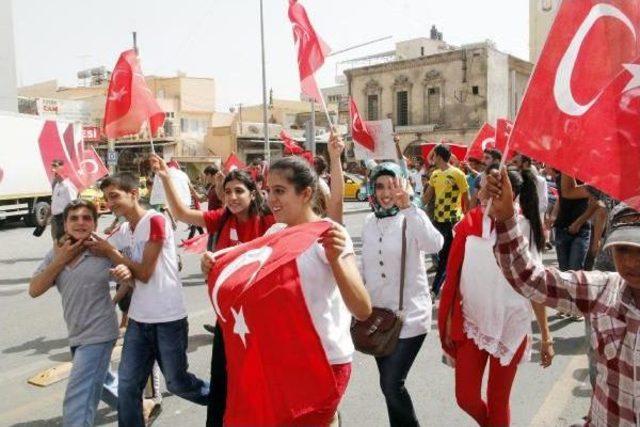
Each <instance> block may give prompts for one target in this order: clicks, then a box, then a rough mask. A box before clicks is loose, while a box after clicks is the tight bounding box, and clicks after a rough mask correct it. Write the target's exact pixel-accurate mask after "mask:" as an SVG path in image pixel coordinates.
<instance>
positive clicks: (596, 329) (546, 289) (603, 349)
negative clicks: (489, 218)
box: [494, 217, 640, 426]
mask: <svg viewBox="0 0 640 427" xmlns="http://www.w3.org/2000/svg"><path fill="white" fill-rule="evenodd" d="M496 230H497V243H496V246H495V249H494V250H495V255H496V258H497V260H498V264H499V265H500V267H501V269H502V272H503V273H504V275H505V277H506V278H507V280H509V283H511V286H513V288H514V289H515V290H516V291H518V292H519V293H521V294H522V295H524V296H525V297H527V298H529V299H531V300H532V301H536V302H538V303H541V304H544V305H546V306H548V307H553V308H557V309H558V310H560V311H562V312H567V313H571V314H575V315H579V314H584V315H587V316H589V318H590V320H591V341H592V343H593V347H594V348H595V352H596V366H597V371H598V375H597V379H596V386H595V391H594V395H593V398H592V399H591V408H590V410H589V421H588V422H587V425H589V426H614V425H615V426H638V425H639V424H640V339H639V336H640V334H639V331H640V310H639V309H638V308H636V305H635V303H634V302H633V301H634V300H633V296H632V294H631V291H630V289H629V288H628V287H627V285H626V284H625V282H624V280H623V279H622V278H621V277H620V275H619V274H617V273H605V272H600V271H592V272H584V271H579V272H574V271H567V272H560V271H559V270H558V269H556V268H551V267H549V268H545V267H544V266H543V265H542V264H541V263H537V262H536V261H534V260H533V259H532V258H531V255H530V254H529V250H528V246H529V245H528V243H527V241H526V240H525V238H524V237H523V236H522V234H521V232H520V230H519V228H518V225H517V222H516V220H515V217H514V218H512V219H509V220H507V221H504V222H497V224H496Z"/></svg>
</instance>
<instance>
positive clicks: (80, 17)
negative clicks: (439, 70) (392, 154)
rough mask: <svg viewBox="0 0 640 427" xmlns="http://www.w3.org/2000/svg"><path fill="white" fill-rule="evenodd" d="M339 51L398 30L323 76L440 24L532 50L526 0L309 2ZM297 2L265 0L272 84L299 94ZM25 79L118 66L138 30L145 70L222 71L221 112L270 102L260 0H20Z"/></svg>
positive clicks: (64, 78)
mask: <svg viewBox="0 0 640 427" xmlns="http://www.w3.org/2000/svg"><path fill="white" fill-rule="evenodd" d="M300 2H301V3H302V4H303V5H304V6H305V8H306V9H307V13H308V15H309V17H310V19H311V22H312V24H313V25H314V27H315V29H316V32H317V33H318V34H319V35H320V36H321V37H322V38H323V39H324V40H325V41H326V42H327V44H328V45H329V46H330V47H331V49H332V50H333V51H338V50H342V49H345V48H348V47H351V46H354V45H358V44H360V43H364V42H367V41H370V40H374V39H378V38H381V37H385V36H392V38H391V39H389V40H386V41H384V42H379V43H375V44H372V45H369V46H366V47H363V48H358V49H354V50H351V51H349V52H346V53H342V54H339V55H336V56H333V57H330V58H329V59H328V60H327V62H325V65H324V66H323V68H322V69H321V70H320V71H319V72H318V73H317V74H316V78H317V80H318V83H319V85H320V87H325V86H331V85H334V84H335V76H336V63H338V62H340V61H345V60H348V59H351V58H356V57H360V56H365V55H369V54H373V53H377V52H384V51H388V50H393V49H394V44H395V42H397V41H402V40H407V39H411V38H416V37H428V36H429V30H430V28H431V25H436V26H437V27H438V30H439V31H441V32H442V33H443V38H444V40H445V41H446V42H448V43H450V44H452V45H461V44H465V43H475V42H481V41H484V40H487V39H490V40H492V41H493V42H494V43H495V44H496V47H497V48H498V49H500V50H502V51H504V52H508V53H511V54H513V55H515V56H518V57H520V58H523V59H527V58H528V56H529V48H528V40H529V30H528V28H529V27H528V7H529V6H528V4H529V2H528V1H527V0H483V1H475V0H300ZM287 7H288V0H264V17H265V19H264V25H265V43H266V57H267V66H266V72H267V88H272V89H273V94H274V97H275V98H279V99H299V93H300V88H299V78H298V70H297V60H296V52H295V50H294V44H293V36H292V33H291V25H290V23H289V20H288V17H287ZM13 19H14V34H15V44H16V68H17V76H18V77H17V78H18V85H28V84H33V83H37V82H42V81H45V80H51V79H57V80H58V82H59V84H60V85H75V84H76V83H77V77H76V73H77V72H78V71H80V70H82V69H86V68H91V67H97V66H102V65H104V66H106V67H107V68H108V69H112V68H113V66H114V65H115V62H116V60H117V58H118V56H119V54H120V53H121V52H122V51H124V50H126V49H129V48H131V46H132V35H131V32H132V31H137V33H138V46H139V49H140V57H141V63H142V69H143V72H144V73H145V74H146V75H150V74H153V75H162V76H172V75H176V72H177V71H182V72H186V73H187V75H189V76H196V77H213V78H214V79H215V81H216V94H215V98H216V105H215V108H216V110H217V111H228V109H229V108H230V107H232V106H234V105H235V104H237V103H243V104H245V105H253V104H259V103H261V102H262V80H261V78H262V77H261V65H260V64H261V62H260V61H261V59H260V15H259V0H182V1H178V2H176V1H175V0H110V1H108V2H105V1H95V0H56V1H51V0H13Z"/></svg>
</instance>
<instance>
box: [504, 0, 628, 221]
mask: <svg viewBox="0 0 640 427" xmlns="http://www.w3.org/2000/svg"><path fill="white" fill-rule="evenodd" d="M639 56H640V2H638V1H629V0H609V1H607V2H603V1H595V0H583V1H565V2H563V3H562V5H561V7H560V10H559V11H558V15H557V17H556V19H555V22H554V23H553V26H552V27H551V31H550V33H549V37H548V39H547V42H546V44H545V47H544V49H543V51H542V54H541V56H540V60H539V62H538V64H537V66H536V69H535V71H534V74H533V76H532V77H531V81H530V83H529V88H528V90H527V92H526V94H525V97H524V99H523V102H522V106H521V109H520V112H519V114H518V117H517V118H516V122H515V124H514V129H513V131H512V134H511V139H510V145H511V149H513V150H515V151H518V152H522V153H523V154H525V155H528V156H530V157H532V158H534V159H537V160H539V161H542V162H544V163H547V164H549V165H551V166H553V167H555V168H557V169H559V170H561V171H563V172H564V173H566V174H568V175H571V176H574V177H576V178H577V179H580V180H582V181H584V182H586V183H588V184H591V185H593V186H595V187H597V188H599V189H600V190H602V191H603V192H605V193H607V194H609V195H610V196H612V197H614V198H616V199H619V200H625V201H629V199H630V198H632V197H633V196H635V195H637V194H640V167H639V163H640V98H639V97H640V65H638V57H639ZM631 203H632V205H634V207H636V208H640V206H638V202H637V201H636V202H631Z"/></svg>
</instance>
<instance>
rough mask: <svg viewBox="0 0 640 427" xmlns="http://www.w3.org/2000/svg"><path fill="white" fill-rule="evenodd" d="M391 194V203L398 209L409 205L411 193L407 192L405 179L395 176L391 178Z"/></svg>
mask: <svg viewBox="0 0 640 427" xmlns="http://www.w3.org/2000/svg"><path fill="white" fill-rule="evenodd" d="M391 195H392V198H393V204H394V205H396V206H397V207H399V208H400V209H406V208H408V207H410V206H411V195H410V194H409V187H408V183H407V180H406V179H404V178H399V177H395V178H393V179H392V180H391Z"/></svg>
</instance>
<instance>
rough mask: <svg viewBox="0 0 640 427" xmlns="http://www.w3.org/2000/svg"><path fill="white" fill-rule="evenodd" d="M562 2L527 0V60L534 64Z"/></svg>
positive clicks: (559, 0)
mask: <svg viewBox="0 0 640 427" xmlns="http://www.w3.org/2000/svg"><path fill="white" fill-rule="evenodd" d="M561 1H562V0H529V60H530V61H531V62H533V63H534V64H535V63H536V62H537V61H538V57H539V56H540V53H541V52H542V48H543V47H544V42H545V41H546V40H547V35H548V34H549V30H550V29H551V25H552V24H553V20H554V19H555V17H556V14H557V13H558V9H559V8H560V3H561Z"/></svg>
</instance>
